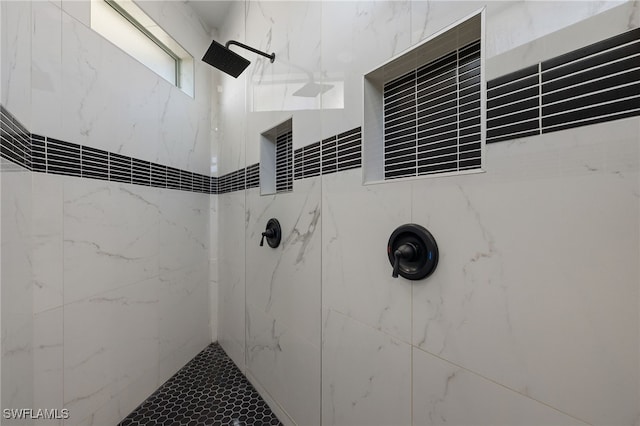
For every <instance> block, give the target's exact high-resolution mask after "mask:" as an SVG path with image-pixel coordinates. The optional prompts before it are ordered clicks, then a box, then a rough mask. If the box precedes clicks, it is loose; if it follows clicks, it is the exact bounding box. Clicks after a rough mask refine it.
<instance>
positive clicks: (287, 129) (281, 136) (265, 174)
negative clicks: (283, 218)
mask: <svg viewBox="0 0 640 426" xmlns="http://www.w3.org/2000/svg"><path fill="white" fill-rule="evenodd" d="M292 124H293V120H292V119H291V118H290V119H288V120H286V121H284V122H282V123H280V124H278V125H277V126H275V127H273V128H271V129H269V130H267V131H266V132H263V133H262V134H261V135H260V194H261V195H270V194H276V193H282V192H291V191H293V126H292Z"/></svg>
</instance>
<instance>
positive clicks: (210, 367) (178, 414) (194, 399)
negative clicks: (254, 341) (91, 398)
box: [119, 343, 281, 426]
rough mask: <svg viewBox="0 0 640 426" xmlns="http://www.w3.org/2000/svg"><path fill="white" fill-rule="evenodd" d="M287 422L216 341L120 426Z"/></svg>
mask: <svg viewBox="0 0 640 426" xmlns="http://www.w3.org/2000/svg"><path fill="white" fill-rule="evenodd" d="M152 425H167V426H169V425H171V426H178V425H187V426H201V425H230V426H245V425H246V426H249V425H281V423H280V421H279V420H278V418H277V417H276V416H275V415H274V414H273V412H271V409H269V406H268V405H267V404H266V403H265V402H264V400H263V399H262V398H261V397H260V395H259V394H258V392H257V391H256V390H255V388H254V387H253V386H252V385H251V383H249V381H248V380H247V378H246V377H245V376H244V375H243V374H242V372H240V370H239V369H238V368H237V367H236V365H235V364H234V363H233V361H231V358H229V357H228V356H227V354H226V353H225V352H224V350H222V348H221V347H220V345H219V344H217V343H212V344H211V345H209V346H208V347H207V348H205V349H204V350H203V351H202V352H200V353H199V354H198V355H197V356H196V357H195V358H194V359H193V360H191V361H190V362H189V363H188V364H187V365H185V366H184V367H183V368H182V369H181V370H180V371H178V372H177V373H176V374H175V375H174V376H173V377H172V378H170V379H169V380H168V381H167V382H166V383H165V384H164V385H162V387H160V389H158V390H157V391H155V392H154V393H153V394H152V395H151V396H150V397H149V398H147V400H146V401H144V402H143V403H142V404H140V406H139V407H138V408H136V409H135V410H134V411H133V412H132V413H131V414H129V415H128V416H127V417H126V418H125V419H124V420H122V421H121V422H120V424H119V426H152Z"/></svg>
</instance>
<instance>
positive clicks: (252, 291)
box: [246, 177, 322, 424]
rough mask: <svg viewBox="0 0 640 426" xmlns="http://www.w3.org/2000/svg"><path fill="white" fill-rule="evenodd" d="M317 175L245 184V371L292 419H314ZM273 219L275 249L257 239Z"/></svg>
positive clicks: (317, 343)
mask: <svg viewBox="0 0 640 426" xmlns="http://www.w3.org/2000/svg"><path fill="white" fill-rule="evenodd" d="M320 181H321V178H319V177H316V178H309V179H305V180H301V181H296V191H295V192H294V193H292V194H284V193H283V194H276V195H271V196H264V197H263V196H260V193H259V189H257V188H256V189H251V190H248V191H246V196H247V206H246V212H247V214H246V217H247V233H246V238H247V240H246V256H247V257H246V262H247V265H250V266H249V267H247V272H246V310H247V315H246V318H247V323H246V336H247V343H246V348H247V355H246V363H247V364H246V365H247V370H248V371H249V372H250V373H251V374H252V375H253V377H254V378H255V379H256V380H257V381H259V382H260V384H261V385H262V386H263V387H264V388H265V389H267V390H268V392H269V394H270V395H271V397H272V398H273V399H274V400H275V401H277V402H278V403H279V404H280V405H281V406H282V407H284V408H285V410H286V411H287V413H288V415H289V417H290V418H291V419H292V420H293V421H294V422H295V423H296V424H319V423H320V389H321V387H320V334H321V332H320V322H319V319H320V300H321V297H320V295H321V291H320V285H321V280H320V272H321V271H320V254H321V245H320V240H321V234H322V229H321V226H320V223H321V192H320ZM271 218H276V219H278V221H279V222H280V225H281V227H282V242H281V244H280V246H279V247H277V248H275V249H273V248H270V247H269V246H268V244H267V243H266V241H265V243H264V246H262V247H261V246H259V242H260V239H261V233H262V232H263V231H264V229H265V226H266V224H267V221H268V220H269V219H271Z"/></svg>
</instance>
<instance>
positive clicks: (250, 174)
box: [246, 163, 260, 189]
mask: <svg viewBox="0 0 640 426" xmlns="http://www.w3.org/2000/svg"><path fill="white" fill-rule="evenodd" d="M246 170H247V189H250V188H258V187H259V186H260V163H256V164H252V165H250V166H249V167H247V169H246Z"/></svg>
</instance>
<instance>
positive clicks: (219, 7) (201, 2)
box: [186, 0, 233, 28]
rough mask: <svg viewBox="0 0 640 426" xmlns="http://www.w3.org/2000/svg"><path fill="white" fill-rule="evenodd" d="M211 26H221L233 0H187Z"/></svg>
mask: <svg viewBox="0 0 640 426" xmlns="http://www.w3.org/2000/svg"><path fill="white" fill-rule="evenodd" d="M186 2H187V4H188V5H190V6H191V7H192V8H193V9H194V10H195V11H196V12H197V13H198V16H199V17H200V19H201V20H202V22H204V23H205V24H206V25H208V26H209V28H220V27H221V26H222V24H223V23H224V20H225V19H226V17H227V13H228V12H229V6H230V5H231V3H233V0H186Z"/></svg>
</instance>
